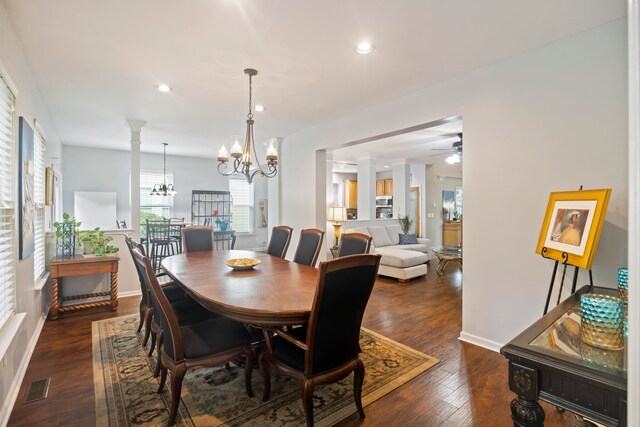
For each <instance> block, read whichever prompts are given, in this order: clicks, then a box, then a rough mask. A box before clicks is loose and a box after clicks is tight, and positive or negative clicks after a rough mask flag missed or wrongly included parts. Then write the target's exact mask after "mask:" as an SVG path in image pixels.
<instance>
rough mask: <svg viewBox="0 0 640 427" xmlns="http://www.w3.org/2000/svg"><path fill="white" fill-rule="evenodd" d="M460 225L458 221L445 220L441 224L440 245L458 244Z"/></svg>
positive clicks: (459, 241) (460, 238)
mask: <svg viewBox="0 0 640 427" xmlns="http://www.w3.org/2000/svg"><path fill="white" fill-rule="evenodd" d="M461 231H462V227H461V226H460V223H459V222H445V223H443V224H442V246H460V244H461V240H462V233H461Z"/></svg>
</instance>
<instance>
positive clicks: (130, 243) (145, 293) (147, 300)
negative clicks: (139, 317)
mask: <svg viewBox="0 0 640 427" xmlns="http://www.w3.org/2000/svg"><path fill="white" fill-rule="evenodd" d="M124 241H125V243H126V244H127V248H129V253H130V254H131V259H132V260H133V265H134V266H135V267H136V273H138V280H139V281H140V293H141V295H142V302H143V303H144V304H145V305H151V296H150V295H149V289H148V288H147V285H146V284H145V281H144V277H143V274H144V272H143V271H141V270H140V267H139V266H138V264H137V263H136V260H135V258H134V256H133V251H134V249H137V250H139V251H140V253H141V254H142V255H145V251H144V245H141V244H140V243H138V242H136V241H135V240H133V239H132V238H131V237H129V236H127V235H125V236H124Z"/></svg>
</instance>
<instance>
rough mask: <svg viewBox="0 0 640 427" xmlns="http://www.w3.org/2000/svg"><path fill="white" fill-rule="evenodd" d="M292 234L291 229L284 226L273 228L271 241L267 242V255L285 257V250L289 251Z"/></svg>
mask: <svg viewBox="0 0 640 427" xmlns="http://www.w3.org/2000/svg"><path fill="white" fill-rule="evenodd" d="M292 232H293V228H291V227H289V226H286V225H278V226H277V227H273V231H272V232H271V240H269V246H268V247H267V253H268V254H269V255H273V256H277V257H278V258H284V257H285V256H286V255H287V249H289V243H290V242H291V233H292Z"/></svg>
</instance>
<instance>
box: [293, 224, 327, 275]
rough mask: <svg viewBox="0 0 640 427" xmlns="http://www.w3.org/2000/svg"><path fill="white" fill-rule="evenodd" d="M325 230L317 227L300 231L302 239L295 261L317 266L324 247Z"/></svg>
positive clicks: (299, 242)
mask: <svg viewBox="0 0 640 427" xmlns="http://www.w3.org/2000/svg"><path fill="white" fill-rule="evenodd" d="M323 238H324V231H322V230H319V229H317V228H306V229H304V230H302V231H301V232H300V240H299V241H298V248H297V249H296V254H295V255H294V256H293V262H297V263H298V264H304V265H308V266H310V267H315V265H316V262H317V261H318V256H319V255H320V248H322V241H323Z"/></svg>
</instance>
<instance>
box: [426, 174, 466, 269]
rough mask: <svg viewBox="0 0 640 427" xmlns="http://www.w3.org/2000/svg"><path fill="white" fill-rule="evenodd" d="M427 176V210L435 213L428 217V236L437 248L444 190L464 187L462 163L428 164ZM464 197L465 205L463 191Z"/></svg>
mask: <svg viewBox="0 0 640 427" xmlns="http://www.w3.org/2000/svg"><path fill="white" fill-rule="evenodd" d="M438 177H441V178H438ZM425 178H426V183H427V184H426V186H427V191H426V203H427V212H428V213H432V214H433V217H431V218H427V233H426V237H427V239H431V246H432V247H434V248H437V247H439V246H442V224H443V222H444V220H443V216H442V192H443V191H445V190H447V191H453V192H455V191H456V187H462V164H461V163H457V164H455V165H450V164H448V163H446V162H439V163H436V164H433V165H427V168H426V177H425ZM462 198H463V202H462V205H463V207H464V192H463V193H462ZM434 205H435V207H434ZM465 225H466V224H465ZM465 252H466V251H465ZM465 255H466V253H465ZM465 258H466V256H465ZM465 278H466V271H465Z"/></svg>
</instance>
